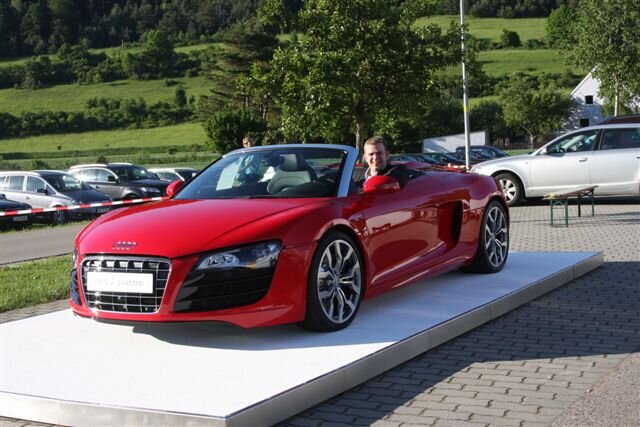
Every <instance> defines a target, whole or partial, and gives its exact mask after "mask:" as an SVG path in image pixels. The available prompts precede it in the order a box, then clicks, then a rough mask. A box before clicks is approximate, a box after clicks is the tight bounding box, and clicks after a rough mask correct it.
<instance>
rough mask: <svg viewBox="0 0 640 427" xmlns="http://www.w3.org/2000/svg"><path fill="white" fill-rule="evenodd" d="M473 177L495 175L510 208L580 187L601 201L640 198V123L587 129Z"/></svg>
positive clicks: (493, 163) (480, 167) (491, 164)
mask: <svg viewBox="0 0 640 427" xmlns="http://www.w3.org/2000/svg"><path fill="white" fill-rule="evenodd" d="M471 172H476V173H480V174H483V175H491V176H493V177H494V178H495V179H496V180H497V181H498V182H499V183H500V185H501V187H502V191H504V194H505V197H506V199H507V202H508V203H509V205H513V204H516V203H518V202H520V201H523V200H524V199H525V198H527V197H541V196H543V195H545V194H547V193H550V192H559V191H562V190H565V189H569V188H575V187H578V186H588V185H597V186H598V187H597V188H596V189H595V193H594V195H596V196H638V195H640V123H616V124H606V125H597V126H590V127H585V128H582V129H580V130H577V131H574V132H570V133H567V134H565V135H562V136H560V137H558V138H556V139H554V140H553V141H551V142H549V143H548V144H546V145H545V146H543V147H541V148H539V149H538V150H536V151H534V152H533V153H531V154H525V155H521V156H512V157H505V158H501V159H495V160H489V161H486V162H482V163H480V164H477V165H475V166H474V167H473V168H472V169H471Z"/></svg>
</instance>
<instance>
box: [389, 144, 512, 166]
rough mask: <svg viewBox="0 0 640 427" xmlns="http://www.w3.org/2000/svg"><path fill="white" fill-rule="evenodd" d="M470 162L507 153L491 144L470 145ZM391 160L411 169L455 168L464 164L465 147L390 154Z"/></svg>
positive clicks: (473, 163)
mask: <svg viewBox="0 0 640 427" xmlns="http://www.w3.org/2000/svg"><path fill="white" fill-rule="evenodd" d="M469 155H470V159H469V160H470V163H471V164H472V165H476V164H478V163H481V162H485V161H487V160H493V159H499V158H502V157H507V156H508V154H507V153H505V152H504V151H502V150H501V149H499V148H498V147H493V146H491V145H472V146H471V150H470V152H469ZM390 160H391V161H392V162H397V163H404V164H408V165H407V166H408V167H411V168H413V169H424V168H429V167H436V168H441V169H456V170H459V169H460V168H462V167H464V166H465V148H464V147H458V148H457V149H456V151H454V152H449V153H447V152H428V153H405V154H392V155H391V156H390Z"/></svg>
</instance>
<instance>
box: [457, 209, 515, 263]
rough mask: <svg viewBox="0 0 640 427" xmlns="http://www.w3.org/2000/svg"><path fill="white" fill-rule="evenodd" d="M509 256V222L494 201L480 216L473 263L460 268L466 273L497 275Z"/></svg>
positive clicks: (505, 214) (504, 211)
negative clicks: (480, 222)
mask: <svg viewBox="0 0 640 427" xmlns="http://www.w3.org/2000/svg"><path fill="white" fill-rule="evenodd" d="M508 255H509V220H508V217H507V210H506V208H505V207H504V206H503V205H502V203H499V202H497V201H495V200H493V201H491V202H490V203H489V204H488V205H487V207H486V209H485V211H484V215H483V216H482V224H481V225H480V237H479V239H478V249H477V251H476V255H475V258H474V260H473V262H472V263H471V264H470V265H468V266H466V267H463V268H462V271H465V272H468V273H497V272H498V271H500V270H502V268H503V267H504V264H505V263H506V262H507V256H508Z"/></svg>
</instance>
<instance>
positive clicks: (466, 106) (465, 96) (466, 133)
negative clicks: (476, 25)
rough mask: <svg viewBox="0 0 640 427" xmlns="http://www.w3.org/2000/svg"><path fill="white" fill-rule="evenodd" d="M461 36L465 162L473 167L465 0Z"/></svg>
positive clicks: (461, 14) (467, 165)
mask: <svg viewBox="0 0 640 427" xmlns="http://www.w3.org/2000/svg"><path fill="white" fill-rule="evenodd" d="M460 38H461V40H462V100H463V111H464V159H465V160H464V164H465V166H466V168H467V170H470V169H471V162H470V160H469V159H470V158H471V137H470V135H469V127H470V125H469V93H468V90H467V49H466V47H465V44H464V0H460Z"/></svg>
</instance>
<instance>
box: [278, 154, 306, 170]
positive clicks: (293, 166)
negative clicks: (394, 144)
mask: <svg viewBox="0 0 640 427" xmlns="http://www.w3.org/2000/svg"><path fill="white" fill-rule="evenodd" d="M282 158H283V162H282V164H281V165H280V169H281V170H283V171H285V172H297V171H301V170H304V166H303V165H300V164H299V163H298V156H296V155H295V154H283V155H282Z"/></svg>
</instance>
